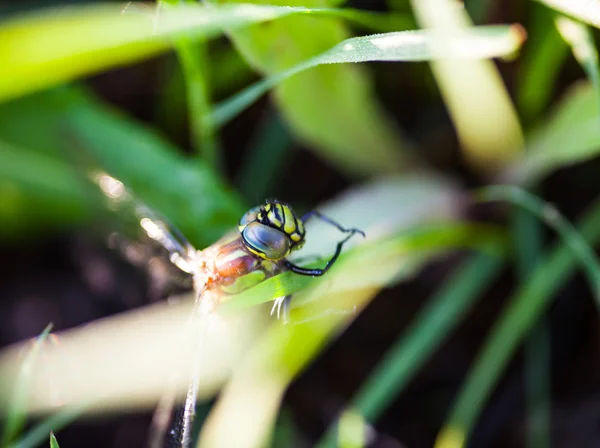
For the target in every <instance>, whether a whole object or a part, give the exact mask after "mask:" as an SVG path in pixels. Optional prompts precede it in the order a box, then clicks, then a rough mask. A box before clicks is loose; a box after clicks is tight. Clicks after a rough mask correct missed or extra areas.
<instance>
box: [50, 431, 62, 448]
mask: <svg viewBox="0 0 600 448" xmlns="http://www.w3.org/2000/svg"><path fill="white" fill-rule="evenodd" d="M50 448H60V447H59V445H58V440H56V436H55V435H54V433H53V432H51V433H50Z"/></svg>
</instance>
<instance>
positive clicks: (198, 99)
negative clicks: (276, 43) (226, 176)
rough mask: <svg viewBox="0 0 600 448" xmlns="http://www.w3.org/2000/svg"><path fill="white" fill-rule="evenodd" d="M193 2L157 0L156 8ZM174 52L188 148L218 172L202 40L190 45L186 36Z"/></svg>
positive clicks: (176, 45) (204, 49)
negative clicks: (182, 91)
mask: <svg viewBox="0 0 600 448" xmlns="http://www.w3.org/2000/svg"><path fill="white" fill-rule="evenodd" d="M194 3H195V1H193V0H192V1H189V0H186V1H185V3H183V2H181V1H180V0H159V1H158V2H157V4H158V6H157V7H158V8H160V7H161V6H164V7H166V8H169V7H171V8H178V7H180V6H185V4H194ZM174 45H175V52H176V53H177V57H178V59H179V63H180V65H181V69H182V72H183V77H184V80H185V86H186V93H187V109H188V117H189V118H188V119H189V123H190V134H191V137H192V146H193V147H194V149H195V151H196V154H197V156H198V157H200V158H201V159H202V161H203V162H204V163H206V164H207V165H209V166H210V167H212V168H213V169H214V170H216V171H218V170H219V169H220V166H221V160H220V150H219V145H218V141H217V137H216V135H215V130H214V126H213V124H212V121H210V120H209V119H208V117H209V115H210V111H211V100H210V93H211V90H210V85H209V84H208V72H209V67H208V62H209V60H210V59H209V57H208V47H207V43H206V42H205V41H204V40H203V39H197V41H196V42H194V41H193V40H192V39H190V38H189V37H186V36H182V37H180V38H178V39H176V40H175V44H174Z"/></svg>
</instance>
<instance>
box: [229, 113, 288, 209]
mask: <svg viewBox="0 0 600 448" xmlns="http://www.w3.org/2000/svg"><path fill="white" fill-rule="evenodd" d="M292 143H293V142H292V136H291V135H290V133H289V130H288V129H287V127H286V126H285V124H284V123H283V121H282V119H281V116H280V115H279V114H278V113H277V112H275V111H271V113H269V114H268V116H267V117H265V119H264V120H263V121H262V123H261V124H259V126H258V129H257V131H256V133H255V135H254V138H253V139H252V141H251V142H250V145H249V146H250V147H249V148H248V149H247V155H246V156H245V157H244V160H243V161H242V164H241V166H240V171H239V173H238V176H237V180H236V185H237V187H238V190H239V191H240V192H241V193H242V194H243V195H244V197H245V198H246V201H247V202H248V203H249V204H254V203H258V202H260V198H266V197H269V196H270V193H271V192H272V191H274V186H275V184H276V182H278V181H283V179H282V178H281V177H282V176H281V174H282V172H283V168H284V167H285V166H286V163H287V162H288V161H289V158H290V156H291V155H292V154H291V149H292ZM266 173H268V174H266Z"/></svg>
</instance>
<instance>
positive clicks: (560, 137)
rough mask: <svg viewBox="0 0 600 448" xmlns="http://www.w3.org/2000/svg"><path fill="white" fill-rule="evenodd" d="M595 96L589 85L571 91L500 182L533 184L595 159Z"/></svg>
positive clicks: (599, 129) (598, 130) (598, 140)
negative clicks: (560, 170) (552, 173)
mask: <svg viewBox="0 0 600 448" xmlns="http://www.w3.org/2000/svg"><path fill="white" fill-rule="evenodd" d="M599 113H600V112H599V109H598V100H597V93H596V91H595V90H594V89H593V88H592V86H591V85H590V84H589V83H578V84H576V85H575V86H573V87H571V88H570V89H569V90H568V92H567V93H566V94H565V96H564V98H563V99H562V100H561V102H560V103H559V104H558V106H556V108H555V109H554V111H553V113H552V115H551V116H550V117H549V119H547V120H545V121H544V122H543V123H542V124H541V125H540V126H539V127H537V128H536V129H535V130H534V131H533V132H532V133H531V134H530V135H529V138H528V141H527V149H528V150H527V151H526V153H525V155H524V157H523V158H522V159H520V160H517V161H515V162H514V163H513V164H512V165H511V166H509V167H507V169H506V171H505V172H504V173H503V179H508V180H509V181H510V182H511V183H513V182H519V183H526V184H535V183H536V182H538V181H539V180H540V179H541V178H542V177H543V176H545V175H547V174H548V173H550V172H552V171H554V170H556V169H558V168H561V167H565V166H570V165H574V164H575V163H579V162H582V161H585V160H588V159H591V158H593V157H595V156H597V155H598V152H599V150H600V126H598V114H599Z"/></svg>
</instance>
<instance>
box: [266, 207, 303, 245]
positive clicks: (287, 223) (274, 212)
mask: <svg viewBox="0 0 600 448" xmlns="http://www.w3.org/2000/svg"><path fill="white" fill-rule="evenodd" d="M263 210H264V213H263ZM263 210H261V212H260V213H259V214H258V216H257V219H258V220H259V221H261V222H263V223H265V224H266V225H268V226H270V227H274V228H276V229H278V230H281V231H282V232H283V233H285V234H286V235H287V236H288V237H289V238H290V239H291V240H292V243H293V244H294V245H297V244H299V243H301V242H302V240H303V239H304V234H305V231H304V223H303V222H302V220H301V219H299V218H298V217H297V216H296V215H295V213H294V211H293V210H292V208H291V207H290V206H289V205H287V204H283V203H281V202H269V203H267V204H266V205H265V207H264V209H263Z"/></svg>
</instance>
